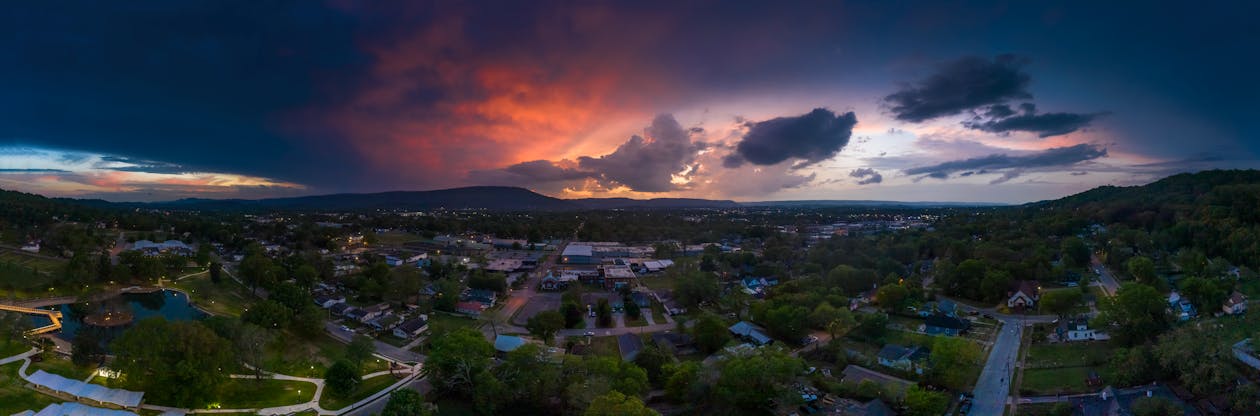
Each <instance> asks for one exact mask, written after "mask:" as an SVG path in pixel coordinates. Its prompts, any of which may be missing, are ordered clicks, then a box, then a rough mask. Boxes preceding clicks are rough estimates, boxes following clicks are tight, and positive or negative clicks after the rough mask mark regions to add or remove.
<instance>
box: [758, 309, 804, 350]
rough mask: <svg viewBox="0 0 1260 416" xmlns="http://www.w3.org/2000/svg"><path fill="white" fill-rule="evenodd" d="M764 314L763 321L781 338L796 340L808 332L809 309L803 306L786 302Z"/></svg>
mask: <svg viewBox="0 0 1260 416" xmlns="http://www.w3.org/2000/svg"><path fill="white" fill-rule="evenodd" d="M763 315H764V316H762V317H761V322H762V323H764V324H765V325H766V329H768V330H770V332H771V333H773V334H774V335H775V336H778V337H779V338H783V339H788V340H792V341H793V342H796V341H797V340H799V339H801V338H803V337H804V336H805V334H806V332H807V328H806V325H808V324H809V322H808V316H809V310H808V309H805V307H803V306H796V305H792V304H784V305H780V306H777V307H774V308H771V309H769V310H767V311H766V312H765V313H764V314H763Z"/></svg>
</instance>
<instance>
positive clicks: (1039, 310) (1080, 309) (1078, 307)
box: [1037, 287, 1089, 315]
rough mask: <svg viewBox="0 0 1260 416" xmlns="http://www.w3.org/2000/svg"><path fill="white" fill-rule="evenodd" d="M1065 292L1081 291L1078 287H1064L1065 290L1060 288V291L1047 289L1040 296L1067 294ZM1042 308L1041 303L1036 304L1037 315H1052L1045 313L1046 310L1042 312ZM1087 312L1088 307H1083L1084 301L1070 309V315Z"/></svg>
mask: <svg viewBox="0 0 1260 416" xmlns="http://www.w3.org/2000/svg"><path fill="white" fill-rule="evenodd" d="M1067 291H1076V292H1080V291H1081V289H1080V288H1079V287H1065V288H1062V289H1048V290H1045V291H1044V292H1043V293H1042V296H1045V294H1046V293H1050V292H1067ZM1043 306H1045V305H1042V304H1041V303H1038V304H1037V313H1039V314H1042V315H1053V313H1051V312H1049V311H1046V310H1043V309H1042V307H1043ZM1087 312H1089V307H1088V306H1085V302H1084V301H1082V302H1081V303H1079V304H1077V305H1076V307H1074V308H1072V312H1071V313H1073V314H1082V313H1087Z"/></svg>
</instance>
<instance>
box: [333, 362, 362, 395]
mask: <svg viewBox="0 0 1260 416" xmlns="http://www.w3.org/2000/svg"><path fill="white" fill-rule="evenodd" d="M324 380H325V383H327V385H328V391H329V392H330V393H332V394H333V395H334V396H337V397H349V396H350V394H351V393H354V389H356V388H358V387H359V383H360V382H361V381H362V380H363V379H362V378H360V377H359V368H358V366H356V365H354V363H352V362H350V361H349V360H337V362H335V363H333V365H332V367H328V371H325V372H324Z"/></svg>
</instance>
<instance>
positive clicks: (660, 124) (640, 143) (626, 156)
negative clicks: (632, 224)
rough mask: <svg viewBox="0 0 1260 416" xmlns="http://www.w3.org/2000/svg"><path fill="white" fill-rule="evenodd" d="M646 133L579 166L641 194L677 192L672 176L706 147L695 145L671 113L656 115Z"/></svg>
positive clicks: (579, 163) (587, 157) (584, 158)
mask: <svg viewBox="0 0 1260 416" xmlns="http://www.w3.org/2000/svg"><path fill="white" fill-rule="evenodd" d="M644 134H645V135H646V136H647V138H644V137H643V136H633V137H631V138H630V140H627V141H626V142H625V143H622V144H621V146H617V150H614V151H613V152H612V153H609V154H607V155H604V156H600V157H589V156H582V157H579V158H578V166H579V167H580V168H581V169H582V170H584V171H588V172H593V173H595V175H597V176H598V177H599V178H601V179H603V180H605V181H612V182H616V183H619V184H622V185H625V186H628V187H630V189H633V190H635V191H639V192H665V191H671V190H675V189H677V186H676V185H674V184H673V183H672V182H671V180H672V179H673V175H675V174H677V173H679V172H682V171H684V170H686V169H687V167H688V166H689V165H690V164H692V163H694V162H695V160H696V152H698V151H699V150H700V149H701V148H702V147H703V146H704V145H703V144H695V143H692V142H691V136H690V134H689V131H688V130H686V129H683V127H682V125H679V124H678V121H677V120H674V116H672V115H668V114H662V115H659V116H656V119H655V120H653V121H652V125H651V126H649V127H648V128H647V130H646V131H645V132H644Z"/></svg>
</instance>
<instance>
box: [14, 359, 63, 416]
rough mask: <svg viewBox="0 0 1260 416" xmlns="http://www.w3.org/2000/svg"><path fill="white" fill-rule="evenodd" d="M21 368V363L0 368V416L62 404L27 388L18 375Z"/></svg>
mask: <svg viewBox="0 0 1260 416" xmlns="http://www.w3.org/2000/svg"><path fill="white" fill-rule="evenodd" d="M21 366H22V363H21V362H16V363H9V364H5V365H3V366H0V415H9V414H14V413H17V412H21V411H23V410H39V409H43V408H44V406H47V405H49V404H52V403H60V402H61V400H57V399H56V398H54V397H52V396H46V395H44V394H43V393H39V392H37V391H35V390H31V389H28V388H26V387H25V381H23V380H22V379H21V377H18V375H17V372H18V368H19V367H21Z"/></svg>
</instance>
